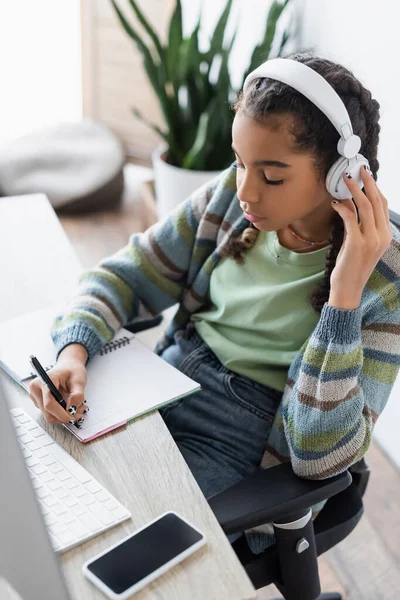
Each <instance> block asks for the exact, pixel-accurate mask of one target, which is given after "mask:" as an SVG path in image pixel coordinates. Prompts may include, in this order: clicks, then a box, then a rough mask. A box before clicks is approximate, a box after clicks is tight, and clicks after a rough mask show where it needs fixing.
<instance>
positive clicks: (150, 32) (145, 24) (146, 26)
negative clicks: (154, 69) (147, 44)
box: [129, 0, 164, 61]
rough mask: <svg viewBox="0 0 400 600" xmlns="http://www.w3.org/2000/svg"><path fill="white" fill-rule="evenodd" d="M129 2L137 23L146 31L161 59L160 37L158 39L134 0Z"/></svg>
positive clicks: (162, 55) (162, 51)
mask: <svg viewBox="0 0 400 600" xmlns="http://www.w3.org/2000/svg"><path fill="white" fill-rule="evenodd" d="M129 4H130V5H131V7H132V9H133V11H134V12H135V15H136V17H137V19H138V21H139V23H140V24H141V25H142V26H143V28H144V30H145V31H146V33H147V34H148V35H149V36H150V38H151V39H152V40H153V43H154V46H155V48H156V50H157V52H158V55H159V57H160V60H161V61H162V60H163V57H164V49H163V47H162V45H161V42H160V39H159V37H158V35H157V34H156V32H155V31H154V29H153V27H152V26H151V25H150V23H149V22H148V20H147V19H146V17H145V16H144V14H143V13H142V11H141V10H140V8H139V7H138V5H137V3H136V2H135V0H129Z"/></svg>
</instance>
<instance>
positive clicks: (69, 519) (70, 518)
mask: <svg viewBox="0 0 400 600" xmlns="http://www.w3.org/2000/svg"><path fill="white" fill-rule="evenodd" d="M61 518H62V521H63V523H65V524H66V525H70V523H73V522H74V521H76V516H75V515H74V513H73V512H72V510H67V511H66V512H65V513H64V514H62V515H61ZM68 529H71V528H70V527H68Z"/></svg>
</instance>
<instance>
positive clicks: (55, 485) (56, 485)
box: [47, 479, 62, 492]
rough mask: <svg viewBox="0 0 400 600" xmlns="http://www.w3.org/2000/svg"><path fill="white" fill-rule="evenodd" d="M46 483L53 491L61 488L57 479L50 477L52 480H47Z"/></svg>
mask: <svg viewBox="0 0 400 600" xmlns="http://www.w3.org/2000/svg"><path fill="white" fill-rule="evenodd" d="M47 485H48V487H49V488H50V489H51V490H53V492H54V491H55V490H59V489H60V488H62V484H61V483H60V482H59V481H57V479H52V481H49V482H47Z"/></svg>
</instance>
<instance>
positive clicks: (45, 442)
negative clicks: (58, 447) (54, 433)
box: [40, 433, 54, 446]
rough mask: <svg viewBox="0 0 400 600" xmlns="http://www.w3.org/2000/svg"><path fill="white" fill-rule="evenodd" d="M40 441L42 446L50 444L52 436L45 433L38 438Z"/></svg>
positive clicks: (52, 441) (52, 442)
mask: <svg viewBox="0 0 400 600" xmlns="http://www.w3.org/2000/svg"><path fill="white" fill-rule="evenodd" d="M40 443H41V444H42V445H43V446H51V444H54V440H53V438H52V437H50V436H49V435H47V433H46V434H45V435H44V436H42V437H41V438H40Z"/></svg>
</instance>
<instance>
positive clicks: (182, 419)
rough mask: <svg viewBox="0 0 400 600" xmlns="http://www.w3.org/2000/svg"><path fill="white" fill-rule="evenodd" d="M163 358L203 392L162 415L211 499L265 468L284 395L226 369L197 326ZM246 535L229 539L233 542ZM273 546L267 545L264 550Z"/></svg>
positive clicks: (177, 338) (180, 337) (178, 336)
mask: <svg viewBox="0 0 400 600" xmlns="http://www.w3.org/2000/svg"><path fill="white" fill-rule="evenodd" d="M161 357H162V358H163V359H164V360H165V361H167V362H168V363H170V364H171V365H173V366H174V367H176V368H177V369H179V370H180V371H182V373H185V375H187V376H188V377H191V378H192V379H194V380H195V381H197V382H198V383H199V384H200V385H201V387H202V389H201V391H199V392H196V393H194V394H192V395H190V396H187V397H186V398H182V399H180V400H177V401H176V402H173V403H172V404H169V405H168V406H165V407H164V408H162V409H160V411H159V412H160V414H161V416H162V418H163V419H164V421H165V424H166V425H167V427H168V429H169V431H170V433H171V435H172V437H173V438H174V440H175V442H176V444H177V446H178V448H179V450H180V452H181V453H182V455H183V457H184V459H185V461H186V463H187V464H188V466H189V468H190V470H191V472H192V474H193V476H194V478H195V479H196V481H197V483H198V485H199V487H200V489H201V490H202V492H203V494H204V496H205V497H206V498H210V497H211V496H214V495H215V494H217V493H218V492H221V491H222V490H224V489H226V488H228V487H230V486H232V485H233V484H234V483H236V482H238V481H240V480H241V479H243V478H244V477H246V476H247V475H250V474H251V473H252V472H254V471H255V470H257V469H258V468H260V463H261V459H262V457H263V454H264V448H265V445H266V443H267V440H268V436H269V432H270V430H271V427H272V423H273V420H274V416H275V413H276V411H277V408H278V406H279V403H280V401H281V398H282V392H280V391H278V390H275V389H272V388H270V387H267V386H264V385H261V384H259V383H257V382H255V381H253V380H251V379H249V378H248V377H244V376H243V375H239V374H237V373H234V372H233V371H230V370H229V369H227V368H226V367H224V365H223V364H222V363H221V362H220V361H219V360H218V358H217V356H216V355H215V354H214V353H213V352H212V350H211V348H210V347H209V346H207V344H206V343H205V342H204V341H203V339H202V338H201V337H200V335H199V334H198V333H197V332H196V329H195V327H194V324H193V322H189V324H188V325H187V328H186V329H185V330H184V331H178V332H177V333H176V334H175V338H174V343H173V344H172V345H171V346H169V347H168V348H166V349H165V350H164V351H163V353H162V354H161ZM241 535H242V534H241V533H239V534H233V535H229V536H228V539H229V541H230V542H231V543H232V542H234V541H235V540H236V539H237V538H239V537H240V536H241ZM256 535H257V536H261V537H262V536H264V535H265V538H267V535H266V534H256ZM269 537H270V536H269ZM270 543H271V541H269V543H268V540H266V542H265V544H264V545H265V547H266V546H267V545H269V544H270ZM257 545H258V547H259V546H260V544H259V543H258V544H257Z"/></svg>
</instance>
